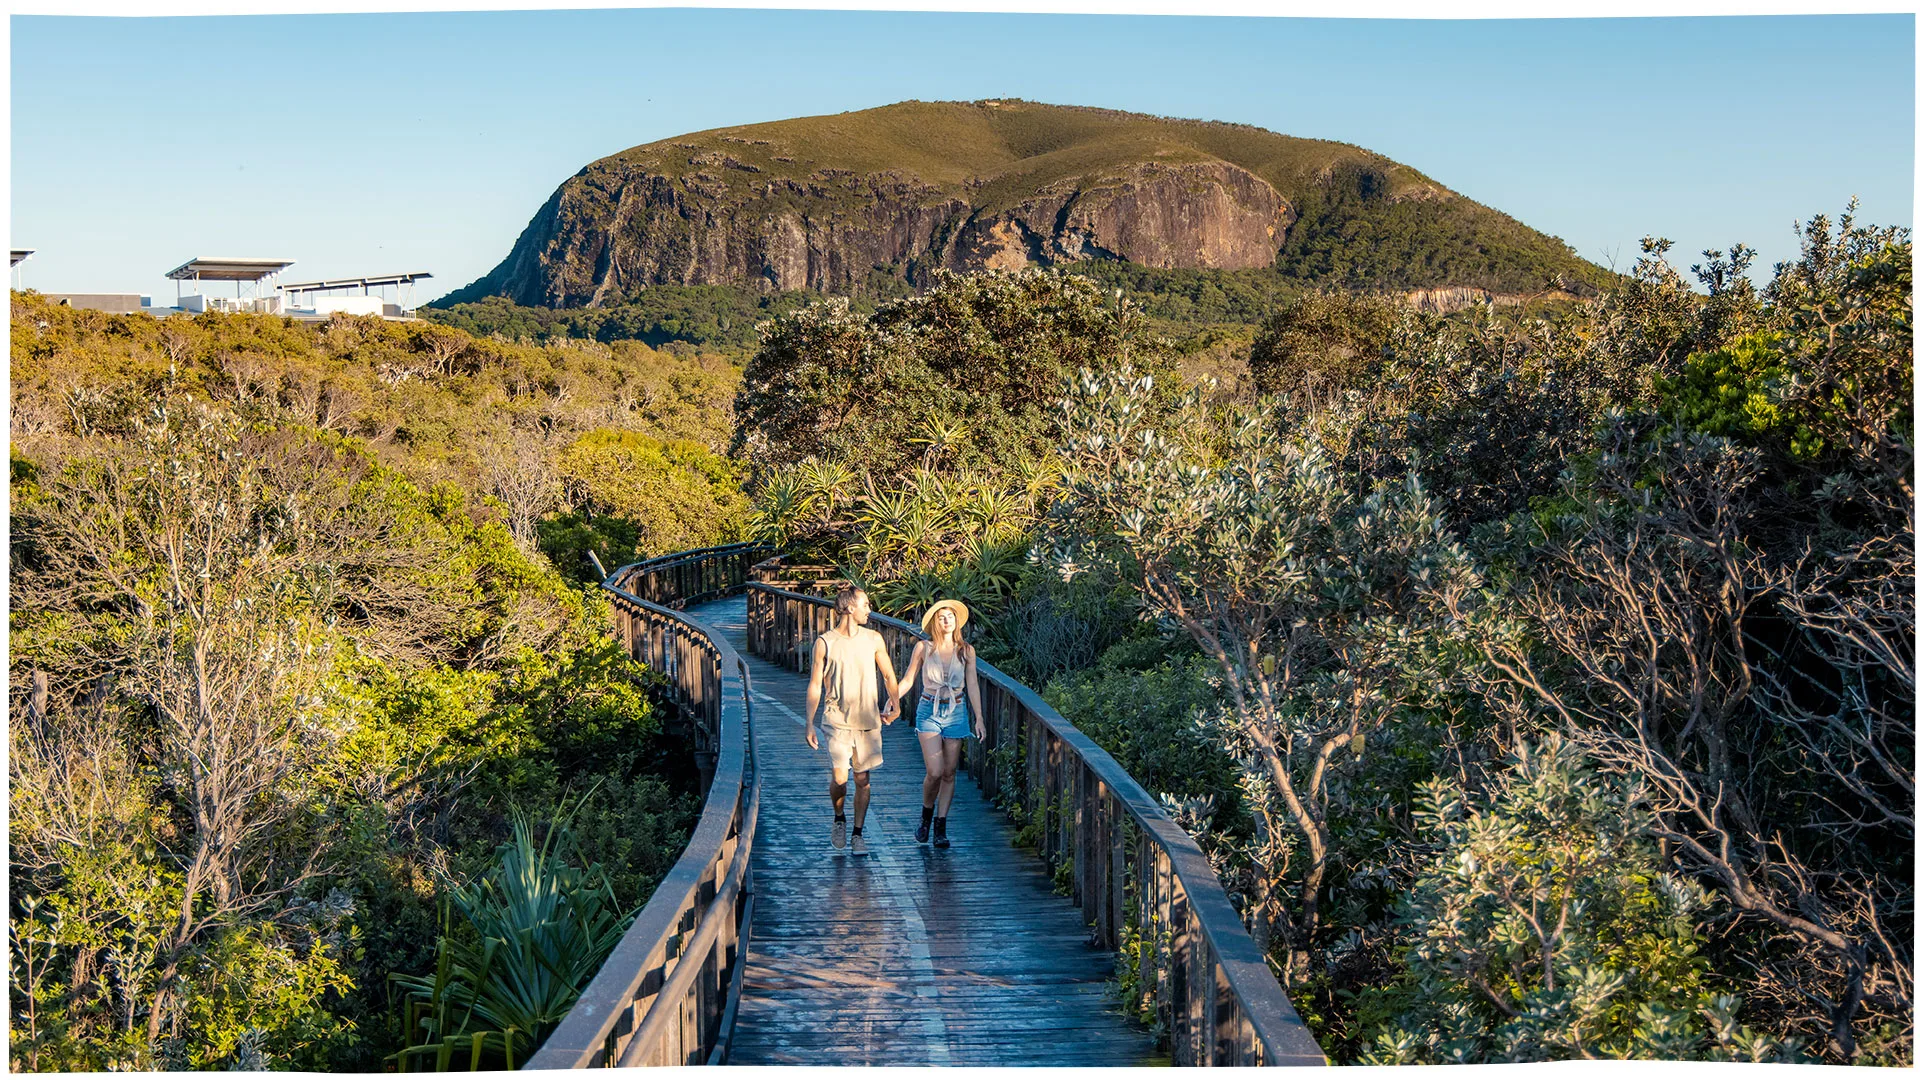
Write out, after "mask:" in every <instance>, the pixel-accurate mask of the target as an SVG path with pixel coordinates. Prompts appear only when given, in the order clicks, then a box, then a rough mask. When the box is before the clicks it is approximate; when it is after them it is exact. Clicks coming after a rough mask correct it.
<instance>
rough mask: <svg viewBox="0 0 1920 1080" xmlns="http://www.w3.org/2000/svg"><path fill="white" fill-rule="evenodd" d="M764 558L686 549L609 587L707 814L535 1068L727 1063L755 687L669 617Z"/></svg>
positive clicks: (531, 1062)
mask: <svg viewBox="0 0 1920 1080" xmlns="http://www.w3.org/2000/svg"><path fill="white" fill-rule="evenodd" d="M764 554H765V552H764V550H762V549H759V548H757V547H755V546H754V545H751V544H735V545H732V546H730V547H719V548H708V549H705V550H703V551H693V552H683V553H680V554H676V555H669V556H666V557H664V558H660V559H652V560H649V561H647V562H642V563H634V564H633V565H631V566H623V567H621V568H620V569H619V570H616V571H615V572H614V573H613V574H611V575H609V576H608V578H607V580H606V581H605V582H603V583H602V585H601V587H602V588H604V589H606V590H607V592H608V593H609V594H611V596H612V598H613V609H614V624H615V630H616V632H617V633H618V634H619V636H620V639H621V640H622V641H623V642H625V644H626V647H627V651H628V653H629V654H630V655H632V656H633V657H634V658H635V659H636V660H639V661H641V662H642V663H644V664H646V665H647V666H648V667H651V668H653V669H654V670H655V671H658V672H660V673H661V674H663V675H665V676H666V677H667V678H668V680H669V682H670V684H671V686H672V695H673V699H674V702H675V704H676V705H678V707H679V709H680V711H681V713H682V715H683V716H684V717H686V718H687V719H688V720H689V721H690V722H691V726H692V727H693V731H694V739H695V745H696V747H699V748H700V749H699V750H697V753H700V754H705V755H708V757H707V758H706V760H704V761H703V762H702V768H701V773H702V778H703V780H704V781H705V782H706V786H707V799H706V806H705V808H704V809H703V810H702V811H701V813H700V820H699V823H698V824H697V825H695V826H694V830H693V838H692V839H691V840H689V841H688V842H687V847H686V850H685V851H684V852H682V853H681V855H680V860H679V861H678V862H676V863H675V864H674V866H673V869H672V870H671V871H669V872H668V874H667V876H666V877H665V878H664V879H663V880H662V881H661V882H660V884H659V886H658V887H657V888H655V889H654V892H653V896H652V898H651V899H649V900H648V901H647V904H646V906H645V907H643V908H641V909H640V913H639V914H638V915H636V916H634V920H633V923H632V925H631V926H629V927H628V928H627V932H626V934H625V935H623V936H622V937H621V938H620V941H619V943H618V944H616V945H615V946H614V948H613V952H612V953H611V954H609V955H608V956H607V961H606V963H605V964H603V965H602V966H601V968H600V973H599V974H598V975H596V976H594V979H593V981H592V982H591V983H589V984H587V988H586V989H585V990H584V991H582V992H581V994H580V999H579V1000H578V1001H576V1002H575V1003H574V1006H573V1008H572V1009H571V1010H570V1011H569V1012H568V1013H567V1017H566V1019H565V1020H562V1021H561V1022H560V1026H559V1027H558V1028H556V1029H555V1030H554V1032H553V1034H551V1035H549V1036H548V1037H547V1040H546V1042H545V1043H543V1044H542V1045H541V1047H540V1049H539V1050H538V1051H536V1052H535V1053H534V1055H533V1056H532V1057H531V1058H529V1059H528V1061H527V1064H526V1067H527V1068H529V1069H577V1068H591V1067H594V1066H603V1065H619V1066H634V1065H698V1064H719V1063H722V1062H724V1061H725V1060H726V1053H727V1044H728V1039H729V1038H730V1036H731V1034H732V1031H733V1015H734V1008H735V1006H736V1005H737V1004H738V1002H739V1000H740V977H741V971H742V969H743V967H744V965H743V964H742V963H741V962H740V961H741V958H742V956H743V955H744V952H745V950H744V944H745V942H746V939H747V934H748V932H749V930H750V929H751V927H752V924H753V893H752V889H751V879H750V878H749V877H748V876H747V865H748V861H749V859H750V858H751V856H752V853H753V834H754V826H755V824H756V822H757V821H758V819H759V812H760V785H759V776H758V772H757V770H756V769H755V766H754V753H753V723H752V711H751V707H750V694H751V687H750V686H749V684H748V678H747V668H746V664H745V663H744V662H742V660H741V659H740V656H739V654H738V653H736V652H734V650H733V648H732V646H730V645H728V644H727V642H726V641H725V640H724V639H723V638H721V637H720V636H718V635H716V634H712V633H709V632H708V631H707V630H706V629H705V628H704V627H702V626H701V625H699V624H698V623H695V622H693V621H692V620H690V619H688V618H687V617H686V616H684V615H681V614H680V613H679V612H677V611H674V610H672V609H673V608H674V607H680V606H683V605H685V604H689V603H699V602H702V601H704V600H709V599H717V598H719V597H721V596H725V595H727V594H729V593H732V592H738V591H739V590H740V589H741V587H742V586H743V585H744V584H745V582H746V578H747V568H748V567H749V566H751V565H752V564H753V562H754V560H755V559H757V558H759V557H761V556H763V555H764ZM709 762H710V764H709Z"/></svg>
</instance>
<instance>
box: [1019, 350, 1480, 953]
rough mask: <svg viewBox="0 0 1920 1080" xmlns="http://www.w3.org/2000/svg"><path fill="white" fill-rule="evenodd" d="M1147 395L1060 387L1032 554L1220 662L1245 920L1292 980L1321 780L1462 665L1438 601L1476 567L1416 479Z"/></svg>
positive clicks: (1127, 376)
mask: <svg viewBox="0 0 1920 1080" xmlns="http://www.w3.org/2000/svg"><path fill="white" fill-rule="evenodd" d="M1153 403H1154V394H1153V386H1152V380H1151V379H1150V378H1135V377H1133V376H1132V374H1131V373H1125V372H1123V373H1122V374H1120V375H1119V376H1098V375H1095V374H1093V373H1091V372H1087V373H1083V374H1082V376H1081V378H1080V379H1079V380H1078V381H1077V382H1076V383H1074V384H1073V385H1071V386H1070V387H1069V390H1068V393H1067V398H1066V401H1065V402H1064V403H1063V406H1062V410H1061V414H1062V424H1063V428H1064V429H1065V431H1066V433H1067V438H1066V440H1065V446H1064V448H1063V450H1062V454H1061V456H1062V460H1063V470H1062V480H1061V485H1060V492H1059V495H1058V496H1057V497H1056V499H1055V501H1054V503H1053V505H1052V507H1051V509H1050V511H1049V514H1048V517H1047V519H1046V524H1045V526H1044V534H1043V537H1042V551H1043V552H1045V553H1046V555H1047V557H1048V558H1049V560H1050V562H1051V563H1052V565H1053V566H1054V567H1055V568H1056V569H1057V570H1059V572H1060V573H1061V574H1062V575H1063V576H1064V577H1067V578H1072V577H1073V576H1075V575H1078V574H1080V573H1082V572H1085V571H1086V570H1088V569H1091V568H1096V567H1098V568H1104V569H1106V570H1109V571H1113V572H1117V573H1120V574H1123V575H1125V576H1126V577H1128V578H1130V579H1131V580H1132V581H1133V582H1134V583H1136V585H1137V587H1138V589H1139V593H1140V603H1141V612H1142V614H1143V616H1145V617H1148V618H1157V619H1164V620H1166V621H1167V622H1169V623H1171V624H1173V625H1176V626H1178V627H1179V628H1180V629H1181V630H1183V631H1184V632H1185V633H1187V634H1188V635H1189V636H1191V637H1192V639H1193V640H1194V642H1195V643H1196V644H1197V645H1198V646H1199V648H1200V651H1201V652H1202V653H1203V654H1204V655H1206V656H1207V657H1209V658H1210V659H1212V660H1213V661H1214V662H1215V663H1216V664H1217V665H1218V666H1219V670H1220V673H1221V678H1222V680H1223V684H1224V694H1223V696H1224V698H1225V700H1226V706H1225V708H1223V709H1222V710H1221V711H1220V713H1219V714H1218V716H1217V721H1218V722H1217V724H1216V725H1215V728H1216V732H1217V736H1218V738H1219V739H1220V740H1221V742H1222V744H1223V745H1224V746H1225V747H1226V748H1227V749H1228V751H1229V752H1230V753H1232V754H1233V755H1234V757H1235V758H1236V759H1237V760H1238V761H1239V763H1240V771H1241V778H1240V779H1241V782H1240V787H1241V789H1242V794H1243V797H1244V799H1245V803H1246V805H1247V807H1248V808H1249V809H1250V810H1251V811H1252V812H1253V813H1254V815H1255V829H1254V835H1253V836H1252V838H1251V839H1250V840H1248V841H1247V842H1246V843H1245V844H1244V846H1243V847H1242V849H1241V850H1239V851H1238V852H1237V856H1238V859H1237V861H1239V862H1242V863H1244V864H1245V865H1247V866H1250V867H1253V868H1254V870H1253V872H1252V874H1251V877H1250V880H1249V881H1248V882H1247V887H1246V889H1245V895H1247V896H1248V898H1249V902H1248V908H1249V910H1248V912H1247V915H1248V918H1249V921H1250V922H1251V924H1252V928H1253V933H1254V936H1255V939H1256V940H1257V941H1262V942H1264V941H1265V940H1267V938H1268V936H1269V935H1270V934H1273V933H1279V934H1282V935H1284V939H1285V940H1286V941H1287V943H1288V952H1289V953H1290V957H1289V962H1288V965H1287V971H1288V976H1289V978H1290V979H1292V980H1296V981H1297V980H1298V979H1301V978H1304V977H1305V975H1306V973H1307V967H1308V959H1309V956H1310V952H1311V949H1312V946H1313V940H1314V936H1315V933H1316V931H1317V930H1318V928H1319V920H1320V905H1321V903H1322V901H1323V895H1322V893H1323V888H1324V885H1325V883H1326V877H1327V873H1328V869H1329V866H1330V864H1331V862H1332V860H1333V858H1334V856H1335V851H1334V843H1335V837H1334V832H1333V828H1332V826H1331V825H1330V823H1329V816H1328V812H1329V798H1330V789H1329V780H1330V777H1331V776H1332V775H1333V774H1334V773H1336V772H1338V771H1341V770H1343V769H1346V768H1347V767H1348V766H1349V765H1350V763H1351V762H1352V760H1353V759H1354V758H1355V757H1357V756H1358V755H1359V754H1361V753H1362V752H1364V748H1365V746H1366V741H1367V738H1368V736H1369V734H1370V733H1375V732H1378V731H1379V730H1380V729H1382V728H1383V726H1387V725H1389V723H1390V721H1392V720H1393V719H1394V718H1395V717H1396V716H1399V715H1403V714H1404V712H1405V710H1408V709H1410V708H1416V707H1419V706H1420V705H1421V704H1422V703H1424V702H1427V701H1429V700H1430V699H1431V698H1432V697H1433V696H1434V695H1436V694H1439V693H1443V692H1445V691H1446V688H1447V687H1448V686H1449V685H1451V684H1452V683H1453V682H1454V681H1456V680H1457V679H1458V677H1459V672H1460V671H1461V670H1462V669H1463V667H1464V666H1465V665H1467V664H1468V663H1470V660H1469V658H1467V657H1465V656H1463V655H1462V653H1463V650H1464V649H1465V642H1464V639H1463V638H1462V636H1461V631H1462V628H1461V623H1460V620H1459V619H1458V618H1456V617H1455V616H1454V615H1453V614H1452V612H1455V611H1457V610H1458V609H1459V607H1460V605H1461V604H1462V602H1463V601H1464V598H1465V597H1467V596H1468V594H1470V593H1472V592H1473V591H1474V590H1475V589H1477V588H1478V587H1479V584H1480V581H1479V576H1478V574H1477V572H1476V571H1475V569H1474V568H1473V566H1472V564H1471V562H1470V560H1469V559H1468V558H1467V556H1466V555H1465V553H1464V552H1463V551H1462V550H1461V548H1460V547H1459V546H1458V545H1457V544H1456V543H1455V542H1454V541H1453V540H1452V538H1451V536H1450V534H1449V529H1448V526H1447V524H1446V522H1445V520H1444V518H1443V516H1442V515H1441V513H1440V511H1439V508H1438V507H1437V505H1436V504H1435V502H1434V500H1433V499H1432V497H1431V496H1430V495H1429V494H1428V493H1427V491H1426V489H1425V488H1424V487H1423V486H1422V484H1421V483H1420V481H1419V479H1418V477H1416V476H1413V475H1411V474H1409V475H1406V476H1404V477H1402V478H1400V479H1398V480H1395V481H1392V482H1388V483H1382V484H1379V485H1377V486H1375V487H1373V488H1372V489H1371V490H1362V489H1360V487H1359V485H1358V484H1356V483H1355V482H1353V481H1352V480H1351V478H1349V477H1347V476H1345V475H1343V474H1342V473H1341V472H1340V471H1339V470H1338V469H1337V468H1336V467H1335V465H1334V463H1333V462H1332V461H1331V460H1330V458H1329V456H1328V454H1327V452H1326V450H1325V448H1324V447H1323V446H1322V445H1321V442H1320V441H1319V439H1318V437H1317V436H1316V435H1315V434H1314V433H1313V432H1311V431H1307V430H1302V429H1297V428H1289V427H1288V426H1287V425H1285V424H1284V423H1281V422H1278V421H1276V420H1275V419H1274V418H1273V417H1271V416H1270V415H1268V414H1267V413H1265V412H1263V411H1261V410H1260V409H1259V408H1258V407H1252V408H1249V407H1244V406H1227V407H1218V406H1215V405H1213V404H1211V403H1209V402H1208V400H1207V399H1206V397H1205V396H1204V395H1203V394H1201V393H1197V392H1196V393H1189V394H1188V395H1186V397H1185V399H1184V400H1183V401H1181V402H1180V403H1178V404H1177V405H1176V406H1175V407H1174V408H1172V409H1171V410H1170V412H1167V413H1165V414H1160V410H1158V409H1156V408H1154V407H1153ZM1157 414H1158V415H1157Z"/></svg>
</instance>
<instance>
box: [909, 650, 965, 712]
mask: <svg viewBox="0 0 1920 1080" xmlns="http://www.w3.org/2000/svg"><path fill="white" fill-rule="evenodd" d="M920 682H921V690H922V693H923V694H924V695H925V696H926V698H927V700H928V701H931V702H933V718H934V719H935V720H937V721H939V722H940V723H943V724H944V723H946V722H947V721H948V720H949V719H952V717H953V714H954V713H955V712H957V711H959V708H960V704H961V703H962V702H964V701H966V699H967V696H966V695H967V662H966V660H965V659H964V658H963V657H962V656H961V654H960V652H959V648H958V647H957V646H956V647H955V650H954V657H953V663H951V664H948V663H946V662H945V661H943V660H941V659H940V654H939V653H938V652H936V651H935V650H934V647H933V646H932V645H931V644H929V645H928V646H927V655H926V657H925V659H923V660H921V661H920Z"/></svg>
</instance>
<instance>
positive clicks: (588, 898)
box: [389, 807, 632, 1072]
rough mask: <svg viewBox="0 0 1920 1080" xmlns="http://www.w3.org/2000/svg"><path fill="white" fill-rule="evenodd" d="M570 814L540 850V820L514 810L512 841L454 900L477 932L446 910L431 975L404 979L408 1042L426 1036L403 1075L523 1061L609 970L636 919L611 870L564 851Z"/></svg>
mask: <svg viewBox="0 0 1920 1080" xmlns="http://www.w3.org/2000/svg"><path fill="white" fill-rule="evenodd" d="M569 822H570V816H569V815H568V814H567V813H566V811H565V809H564V807H563V808H562V809H560V810H559V811H557V812H556V814H555V819H554V822H553V824H552V826H551V827H550V828H548V830H547V834H546V837H545V838H544V839H543V840H541V841H540V842H539V843H535V842H534V827H533V822H532V821H531V820H530V819H529V818H528V816H527V815H526V814H525V813H524V812H522V811H521V810H520V809H519V808H517V807H516V808H515V809H514V810H513V839H512V841H510V842H509V843H506V844H503V845H501V847H500V850H499V853H498V861H497V862H496V863H495V864H494V866H493V868H492V869H491V870H489V871H488V872H487V874H486V875H485V876H484V877H482V878H481V879H479V880H478V881H475V882H471V883H469V884H466V885H457V886H454V887H453V888H451V889H450V890H449V892H448V897H447V899H448V902H449V904H450V905H451V907H452V908H455V909H458V910H459V912H460V915H461V916H462V918H464V919H465V920H466V923H467V926H468V927H469V928H471V930H472V933H471V934H467V933H454V932H450V931H451V929H452V928H451V927H450V926H449V925H447V924H449V923H450V922H451V918H450V916H449V913H448V911H447V909H445V908H443V909H442V931H443V932H442V933H441V935H440V938H439V941H438V942H437V946H436V948H437V951H438V953H439V957H438V962H437V963H436V965H435V968H434V973H433V976H432V977H431V978H429V977H425V976H419V975H394V976H393V981H394V982H395V983H396V984H397V985H399V986H400V987H402V988H403V989H405V990H406V991H408V993H409V995H410V997H411V998H412V999H413V1000H412V1001H411V1002H410V1003H409V1008H408V1019H409V1021H410V1023H409V1025H408V1027H409V1035H410V1036H411V1035H413V1034H414V1033H415V1032H418V1033H419V1034H421V1035H422V1036H423V1037H422V1038H421V1039H420V1040H419V1041H418V1042H417V1043H416V1044H415V1045H413V1046H409V1047H407V1048H406V1049H404V1050H402V1051H400V1052H399V1053H397V1054H394V1055H393V1056H392V1058H390V1059H389V1060H393V1061H395V1064H396V1065H397V1067H398V1068H399V1070H400V1071H402V1072H404V1071H407V1070H408V1066H409V1064H410V1063H413V1062H416V1061H419V1060H420V1059H421V1058H426V1059H428V1060H429V1061H430V1062H431V1064H430V1065H429V1067H430V1068H433V1069H437V1070H444V1069H447V1068H449V1067H452V1062H453V1060H454V1057H453V1056H454V1054H456V1053H460V1052H464V1056H465V1057H466V1059H467V1067H468V1068H474V1069H478V1068H481V1067H482V1064H483V1062H486V1063H492V1062H494V1061H498V1060H499V1059H498V1058H494V1057H492V1054H493V1051H495V1050H496V1049H497V1050H498V1051H499V1053H500V1055H501V1056H502V1057H504V1059H505V1064H506V1067H507V1068H509V1069H512V1068H514V1067H515V1066H516V1065H517V1064H519V1063H524V1062H525V1061H526V1059H527V1056H528V1055H530V1054H531V1053H532V1052H533V1051H534V1050H535V1049H536V1048H537V1047H538V1046H539V1045H540V1043H541V1042H542V1041H543V1040H544V1039H545V1038H546V1037H547V1035H549V1034H550V1033H551V1032H552V1031H553V1029H554V1028H555V1027H556V1026H558V1025H559V1023H560V1020H561V1018H563V1017H564V1016H566V1014H567V1010H568V1009H570V1008H572V1007H573V1003H574V1002H575V1001H576V1000H578V998H579V997H580V992H581V991H582V990H584V989H586V986H587V983H588V982H590V981H592V979H593V977H594V975H595V974H596V973H597V972H599V970H600V965H601V964H602V963H603V962H604V961H605V960H606V958H607V954H608V953H609V952H611V951H612V950H613V946H614V943H615V942H617V941H619V940H620V935H621V934H622V933H624V932H625V931H626V928H627V923H628V922H629V921H630V920H631V919H632V914H631V913H624V914H623V913H622V912H621V911H620V910H619V904H618V902H617V901H616V900H615V899H614V895H613V888H612V885H611V884H610V883H609V882H608V880H607V875H606V871H605V870H603V869H602V868H601V867H600V866H599V864H597V863H596V864H594V865H592V866H589V867H587V868H586V869H585V870H581V869H577V868H575V867H573V866H570V865H568V863H567V861H566V858H565V856H564V853H563V852H562V851H561V844H562V841H563V839H564V838H565V837H566V835H567V826H568V824H569Z"/></svg>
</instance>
